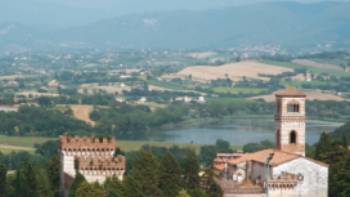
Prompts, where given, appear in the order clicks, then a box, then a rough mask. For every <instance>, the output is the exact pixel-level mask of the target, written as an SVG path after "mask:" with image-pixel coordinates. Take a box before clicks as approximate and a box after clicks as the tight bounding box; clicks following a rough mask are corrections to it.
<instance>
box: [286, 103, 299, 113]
mask: <svg viewBox="0 0 350 197" xmlns="http://www.w3.org/2000/svg"><path fill="white" fill-rule="evenodd" d="M299 110H300V109H299V104H288V106H287V111H288V112H299Z"/></svg>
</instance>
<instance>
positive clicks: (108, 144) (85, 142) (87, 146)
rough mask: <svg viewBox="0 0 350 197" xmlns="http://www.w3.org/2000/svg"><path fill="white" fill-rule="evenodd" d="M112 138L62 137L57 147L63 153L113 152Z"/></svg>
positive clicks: (114, 145)
mask: <svg viewBox="0 0 350 197" xmlns="http://www.w3.org/2000/svg"><path fill="white" fill-rule="evenodd" d="M116 144H117V143H116V140H115V139H114V138H98V137H95V136H92V137H77V136H74V137H73V136H68V135H63V136H60V138H59V146H60V149H61V150H65V151H113V150H115V148H116Z"/></svg>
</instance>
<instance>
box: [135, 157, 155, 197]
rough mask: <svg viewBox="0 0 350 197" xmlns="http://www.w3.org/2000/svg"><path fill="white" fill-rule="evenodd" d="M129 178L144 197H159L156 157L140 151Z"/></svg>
mask: <svg viewBox="0 0 350 197" xmlns="http://www.w3.org/2000/svg"><path fill="white" fill-rule="evenodd" d="M131 177H132V179H133V180H134V182H135V185H136V187H137V189H138V190H140V191H141V192H142V193H143V194H144V195H145V196H152V197H157V196H160V193H161V192H160V189H159V188H158V186H159V163H158V161H157V159H156V157H155V156H154V155H153V154H152V153H150V152H147V151H140V152H139V153H138V155H137V158H136V160H135V161H134V166H133V169H132V172H131Z"/></svg>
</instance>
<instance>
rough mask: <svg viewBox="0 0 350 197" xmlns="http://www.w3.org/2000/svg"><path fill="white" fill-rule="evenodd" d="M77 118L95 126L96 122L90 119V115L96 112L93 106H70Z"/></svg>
mask: <svg viewBox="0 0 350 197" xmlns="http://www.w3.org/2000/svg"><path fill="white" fill-rule="evenodd" d="M69 107H70V108H71V109H72V111H73V115H74V117H75V118H77V119H79V120H82V121H84V122H86V123H88V124H90V125H91V126H95V124H96V123H95V121H93V120H91V119H90V113H91V112H92V111H93V110H94V107H93V106H92V105H69Z"/></svg>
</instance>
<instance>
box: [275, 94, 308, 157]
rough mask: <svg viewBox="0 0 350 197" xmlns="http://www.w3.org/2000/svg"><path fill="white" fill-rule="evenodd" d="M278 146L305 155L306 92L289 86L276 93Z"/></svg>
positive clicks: (283, 149)
mask: <svg viewBox="0 0 350 197" xmlns="http://www.w3.org/2000/svg"><path fill="white" fill-rule="evenodd" d="M275 96H276V104H277V110H276V116H275V122H276V146H277V149H278V150H281V151H285V152H290V153H295V154H298V155H302V156H305V98H306V95H305V93H304V92H302V91H300V90H297V89H296V88H292V87H290V88H287V89H284V90H281V91H278V92H277V93H276V94H275Z"/></svg>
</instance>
